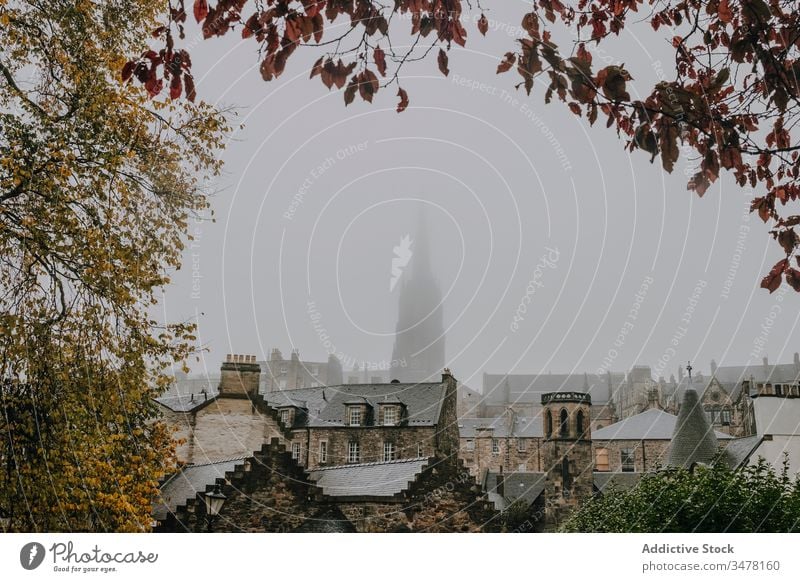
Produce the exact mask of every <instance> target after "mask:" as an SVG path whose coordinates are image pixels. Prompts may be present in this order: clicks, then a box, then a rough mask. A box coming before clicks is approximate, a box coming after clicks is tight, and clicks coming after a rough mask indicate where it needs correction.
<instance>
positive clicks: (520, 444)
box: [517, 438, 528, 453]
mask: <svg viewBox="0 0 800 582" xmlns="http://www.w3.org/2000/svg"><path fill="white" fill-rule="evenodd" d="M527 450H528V440H527V439H523V438H518V439H517V451H519V452H520V453H524V452H525V451H527Z"/></svg>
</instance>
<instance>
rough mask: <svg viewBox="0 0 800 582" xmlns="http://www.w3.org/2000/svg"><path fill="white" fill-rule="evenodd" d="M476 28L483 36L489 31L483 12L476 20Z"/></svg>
mask: <svg viewBox="0 0 800 582" xmlns="http://www.w3.org/2000/svg"><path fill="white" fill-rule="evenodd" d="M478 30H479V31H480V33H481V34H482V35H483V36H486V33H487V32H488V31H489V21H488V20H486V16H485V15H484V14H481V17H480V19H479V20H478Z"/></svg>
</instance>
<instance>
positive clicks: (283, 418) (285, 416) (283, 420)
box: [281, 410, 289, 426]
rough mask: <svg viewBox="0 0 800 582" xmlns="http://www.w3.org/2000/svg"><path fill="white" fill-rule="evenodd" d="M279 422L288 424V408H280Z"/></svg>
mask: <svg viewBox="0 0 800 582" xmlns="http://www.w3.org/2000/svg"><path fill="white" fill-rule="evenodd" d="M281 424H283V425H285V426H288V425H289V411H288V410H281Z"/></svg>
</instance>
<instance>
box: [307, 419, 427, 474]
mask: <svg viewBox="0 0 800 582" xmlns="http://www.w3.org/2000/svg"><path fill="white" fill-rule="evenodd" d="M293 434H294V439H293V442H298V443H300V447H301V459H300V461H301V462H302V463H303V464H306V462H307V466H308V467H309V468H314V467H318V466H320V465H324V466H334V465H345V464H347V454H348V444H349V443H350V442H351V441H354V442H357V443H358V444H359V448H360V452H361V459H360V462H361V463H371V462H376V461H383V443H384V442H387V441H388V442H392V443H394V447H395V455H396V456H395V458H396V459H413V458H416V457H419V456H422V457H428V456H433V455H436V453H437V451H436V440H437V428H436V427H413V426H377V427H332V428H312V429H310V430H308V431H306V430H305V429H303V430H297V431H293ZM309 436H310V439H309ZM307 439H308V440H307ZM320 441H326V442H327V443H328V460H327V462H326V463H321V462H320V459H319V450H320Z"/></svg>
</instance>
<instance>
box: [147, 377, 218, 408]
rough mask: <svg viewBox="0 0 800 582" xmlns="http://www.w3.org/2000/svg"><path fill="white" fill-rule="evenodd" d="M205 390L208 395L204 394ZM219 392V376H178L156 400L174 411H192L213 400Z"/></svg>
mask: <svg viewBox="0 0 800 582" xmlns="http://www.w3.org/2000/svg"><path fill="white" fill-rule="evenodd" d="M203 391H205V394H206V397H205V398H204V396H203ZM218 393H219V378H215V377H211V376H208V377H206V376H203V377H198V378H176V379H175V381H174V382H173V383H172V385H171V386H170V387H169V389H167V391H166V392H164V393H163V394H162V395H161V396H159V397H158V398H155V401H156V402H158V403H159V404H161V405H162V406H165V407H166V408H169V409H170V410H172V411H174V412H191V411H192V410H194V409H195V408H199V407H201V406H203V405H205V404H206V402H207V401H208V400H213V399H214V398H216V396H217V395H218Z"/></svg>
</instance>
